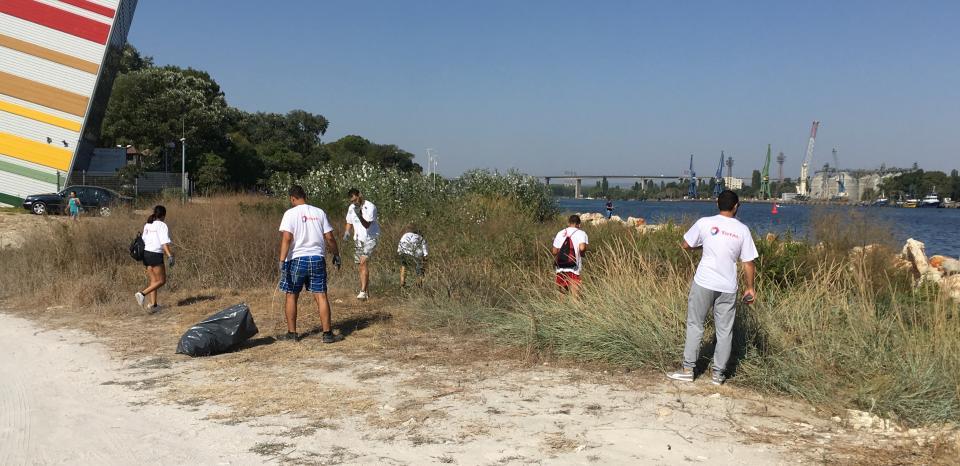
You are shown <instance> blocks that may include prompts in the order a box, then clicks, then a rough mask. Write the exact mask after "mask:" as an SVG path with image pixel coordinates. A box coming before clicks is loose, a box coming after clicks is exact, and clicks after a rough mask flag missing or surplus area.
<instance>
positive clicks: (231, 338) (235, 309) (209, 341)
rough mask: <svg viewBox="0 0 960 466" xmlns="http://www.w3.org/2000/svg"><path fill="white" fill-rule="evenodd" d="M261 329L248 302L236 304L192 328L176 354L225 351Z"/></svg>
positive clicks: (181, 338) (210, 353) (212, 353)
mask: <svg viewBox="0 0 960 466" xmlns="http://www.w3.org/2000/svg"><path fill="white" fill-rule="evenodd" d="M258 331H259V330H257V324H255V323H254V322H253V316H252V315H250V308H249V307H248V306H247V305H246V304H235V305H233V306H230V307H228V308H226V309H224V310H222V311H220V312H218V313H216V314H214V315H212V316H210V317H207V318H206V319H204V320H203V321H202V322H200V323H198V324H197V325H194V326H193V327H190V329H189V330H187V332H186V333H184V334H183V336H182V337H180V343H179V344H177V353H179V354H186V355H190V356H212V355H214V354H220V353H226V352H228V351H232V350H234V349H236V348H237V347H238V346H240V344H241V343H243V342H244V341H246V340H247V339H248V338H250V337H252V336H254V335H256V334H257V332H258Z"/></svg>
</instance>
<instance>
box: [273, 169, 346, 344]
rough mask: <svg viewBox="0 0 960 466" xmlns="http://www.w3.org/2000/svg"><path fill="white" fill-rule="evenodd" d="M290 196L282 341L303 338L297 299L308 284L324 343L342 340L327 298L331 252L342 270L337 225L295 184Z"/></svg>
mask: <svg viewBox="0 0 960 466" xmlns="http://www.w3.org/2000/svg"><path fill="white" fill-rule="evenodd" d="M287 194H288V195H289V196H290V205H292V206H293V207H291V208H290V209H288V210H287V211H286V212H284V213H283V219H282V220H280V285H279V288H280V291H283V292H284V293H286V301H285V307H284V314H285V316H286V318H287V334H286V335H282V336H280V337H279V338H278V339H281V340H291V341H298V340H299V339H300V337H299V335H298V334H297V300H298V299H299V297H300V291H302V290H303V287H304V285H306V287H307V291H309V292H311V293H313V298H314V300H315V301H316V302H317V312H319V314H320V326H321V327H322V329H323V337H322V341H323V342H324V343H334V342H336V341H340V340H341V339H342V337H341V336H340V335H336V336H335V335H334V334H333V328H332V327H331V320H332V319H331V312H330V300H329V299H328V298H327V261H326V258H325V256H326V255H327V253H328V252H329V253H330V254H331V255H332V256H333V265H334V266H335V267H337V268H338V269H339V268H340V251H339V250H338V248H337V238H336V237H335V236H334V235H333V226H331V225H330V220H329V219H328V218H327V214H326V213H325V212H324V211H323V210H321V209H318V208H316V207H314V206H312V205H309V204H307V193H306V192H305V191H304V190H303V188H302V187H300V186H297V185H293V186H291V187H290V190H289V191H288V192H287Z"/></svg>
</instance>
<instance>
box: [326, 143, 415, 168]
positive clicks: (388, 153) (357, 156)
mask: <svg viewBox="0 0 960 466" xmlns="http://www.w3.org/2000/svg"><path fill="white" fill-rule="evenodd" d="M326 149H327V151H328V153H329V154H330V161H331V162H333V163H337V164H340V165H356V164H359V163H361V162H363V161H366V162H369V163H371V164H374V165H378V166H380V167H384V168H387V167H396V168H398V169H400V170H402V171H408V172H409V171H414V172H420V171H422V167H420V165H419V164H416V163H413V157H414V156H413V154H411V153H409V152H407V151H405V150H402V149H400V148H399V147H397V146H395V145H392V144H386V145H385V144H375V143H372V142H370V141H369V140H367V139H366V138H363V137H361V136H357V135H355V134H351V135H348V136H344V137H342V138H340V139H338V140H336V141H334V142H332V143H329V144H326Z"/></svg>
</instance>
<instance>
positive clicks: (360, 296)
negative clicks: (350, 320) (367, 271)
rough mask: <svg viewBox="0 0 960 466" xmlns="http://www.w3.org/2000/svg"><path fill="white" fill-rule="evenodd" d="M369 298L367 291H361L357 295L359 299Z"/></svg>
mask: <svg viewBox="0 0 960 466" xmlns="http://www.w3.org/2000/svg"><path fill="white" fill-rule="evenodd" d="M367 298H368V296H367V292H366V291H361V292H360V294H358V295H357V299H359V300H366V299H367Z"/></svg>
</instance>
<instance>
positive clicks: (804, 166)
mask: <svg viewBox="0 0 960 466" xmlns="http://www.w3.org/2000/svg"><path fill="white" fill-rule="evenodd" d="M819 127H820V122H819V121H817V120H814V121H813V126H811V127H810V139H808V140H807V155H805V156H804V157H803V163H801V164H800V184H799V185H797V194H799V195H800V196H809V195H810V189H809V184H810V164H811V163H813V144H814V142H816V139H817V128H819Z"/></svg>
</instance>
